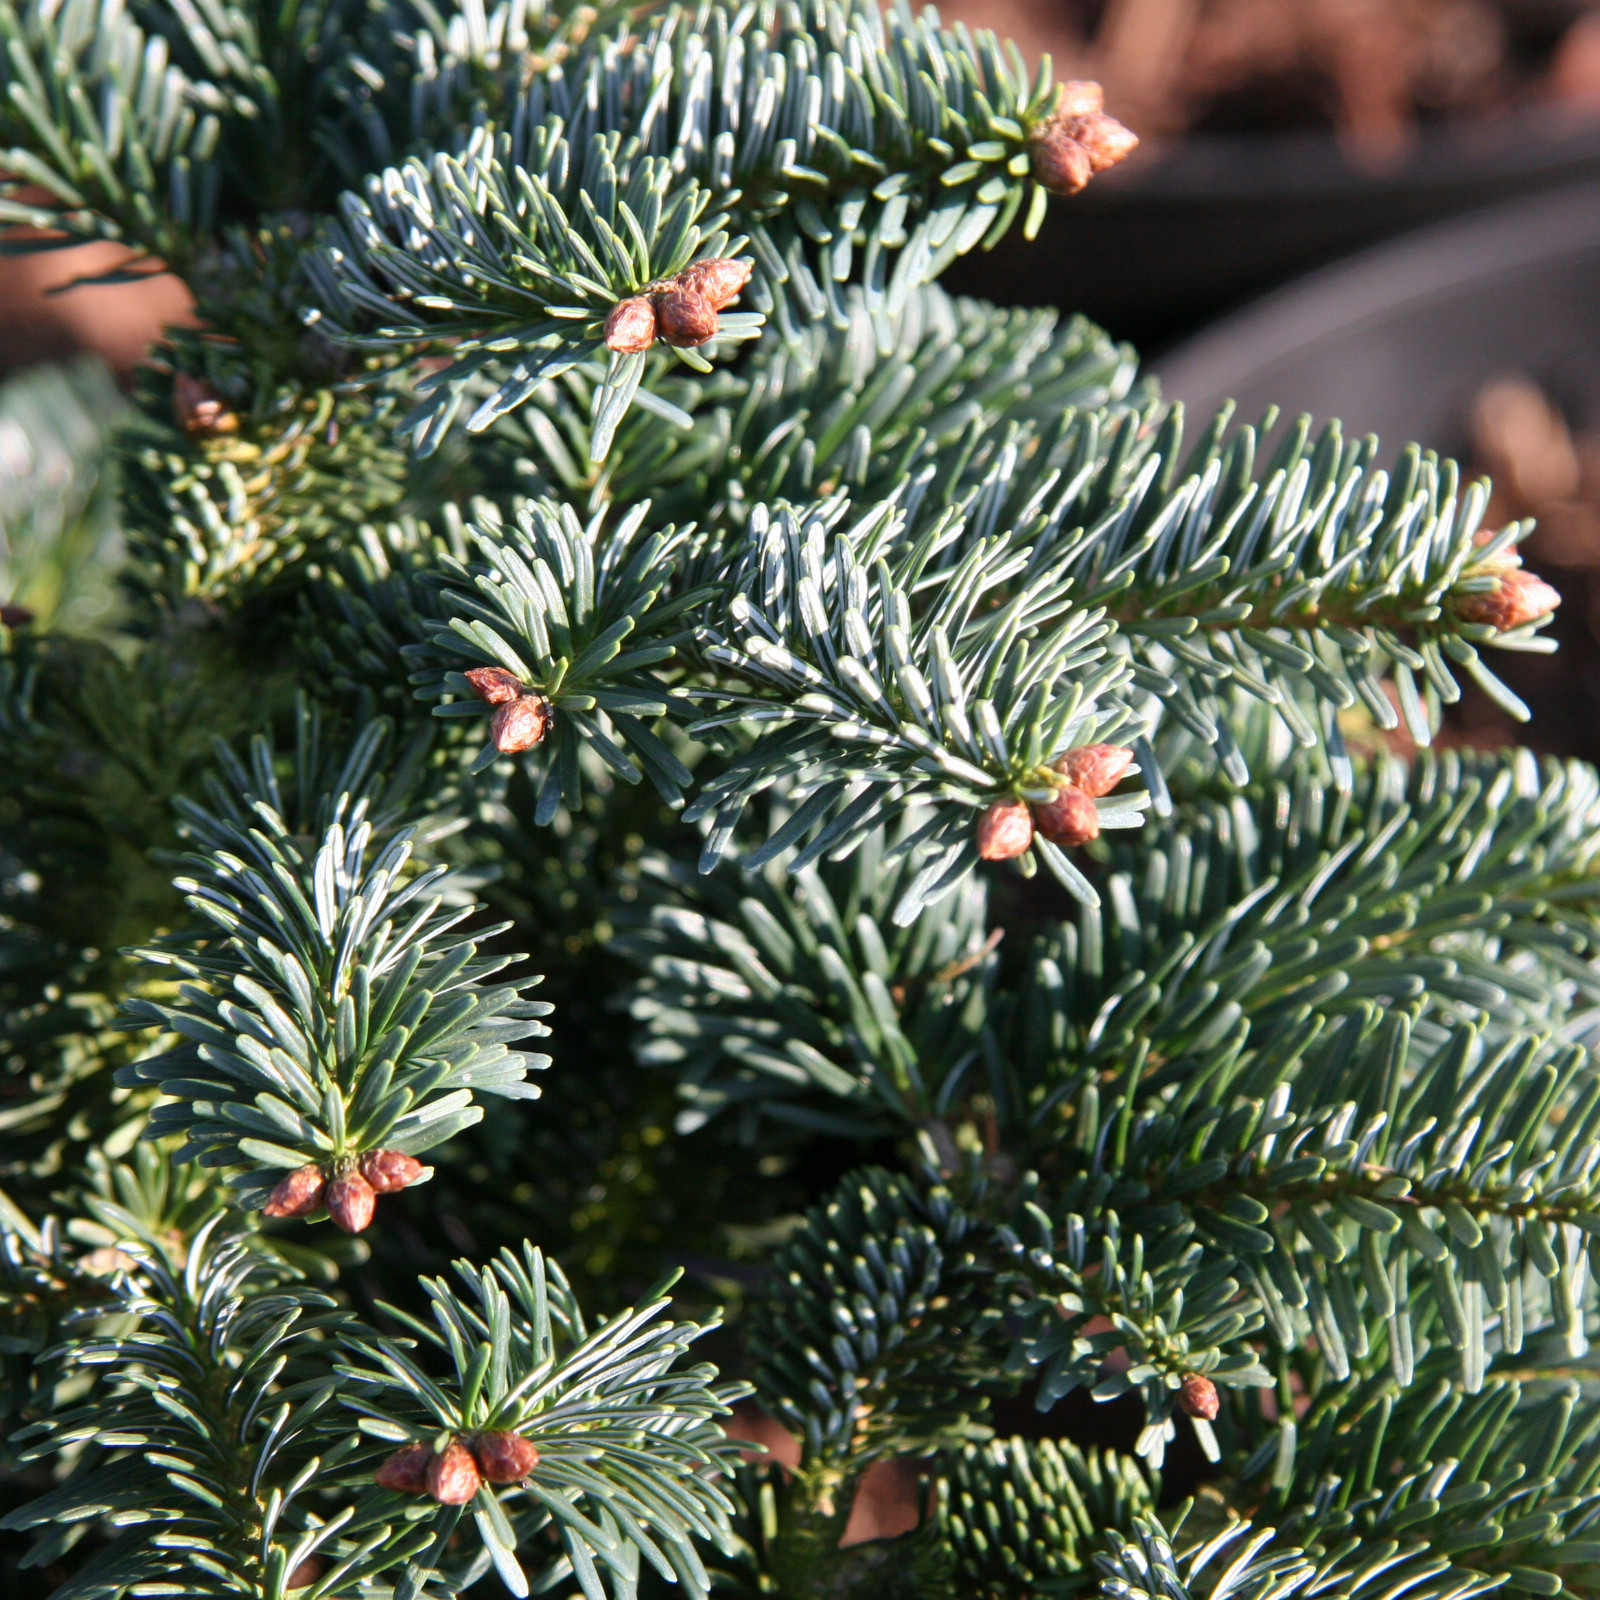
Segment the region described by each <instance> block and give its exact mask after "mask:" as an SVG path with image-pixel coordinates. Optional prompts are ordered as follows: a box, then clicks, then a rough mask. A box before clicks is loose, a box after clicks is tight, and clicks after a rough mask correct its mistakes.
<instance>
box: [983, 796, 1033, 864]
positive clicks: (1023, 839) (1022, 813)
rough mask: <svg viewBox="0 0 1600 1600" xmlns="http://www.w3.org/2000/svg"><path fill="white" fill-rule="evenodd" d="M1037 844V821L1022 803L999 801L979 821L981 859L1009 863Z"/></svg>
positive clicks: (1017, 801) (1019, 801) (1018, 801)
mask: <svg viewBox="0 0 1600 1600" xmlns="http://www.w3.org/2000/svg"><path fill="white" fill-rule="evenodd" d="M1032 843H1033V818H1032V817H1031V816H1030V815H1029V814H1028V807H1027V805H1026V803H1025V802H1024V801H1021V800H996V801H995V803H994V804H993V805H992V806H990V807H989V809H988V810H987V811H985V812H984V814H983V815H982V816H981V817H980V818H979V819H978V858H979V860H981V861H1009V860H1010V859H1011V858H1012V856H1020V855H1021V854H1022V852H1023V851H1024V850H1026V849H1027V848H1028V846H1029V845H1030V844H1032Z"/></svg>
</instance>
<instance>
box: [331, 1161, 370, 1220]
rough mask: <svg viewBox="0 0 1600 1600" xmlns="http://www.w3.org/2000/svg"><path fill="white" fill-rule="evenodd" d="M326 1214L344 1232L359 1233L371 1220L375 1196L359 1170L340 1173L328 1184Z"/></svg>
mask: <svg viewBox="0 0 1600 1600" xmlns="http://www.w3.org/2000/svg"><path fill="white" fill-rule="evenodd" d="M327 1200H328V1215H329V1216H330V1217H332V1218H333V1221H334V1226H335V1227H339V1228H343V1229H344V1231H345V1232H346V1233H361V1232H363V1231H365V1229H366V1227H367V1224H368V1223H370V1222H371V1221H372V1209H373V1207H374V1206H375V1205H376V1204H377V1196H376V1195H375V1194H373V1192H372V1185H371V1184H370V1183H368V1182H367V1180H366V1179H365V1178H363V1177H362V1176H361V1174H360V1173H359V1172H354V1171H352V1172H346V1173H342V1174H341V1175H340V1176H339V1177H337V1178H335V1179H334V1180H333V1182H332V1183H330V1184H329V1185H328V1195H327Z"/></svg>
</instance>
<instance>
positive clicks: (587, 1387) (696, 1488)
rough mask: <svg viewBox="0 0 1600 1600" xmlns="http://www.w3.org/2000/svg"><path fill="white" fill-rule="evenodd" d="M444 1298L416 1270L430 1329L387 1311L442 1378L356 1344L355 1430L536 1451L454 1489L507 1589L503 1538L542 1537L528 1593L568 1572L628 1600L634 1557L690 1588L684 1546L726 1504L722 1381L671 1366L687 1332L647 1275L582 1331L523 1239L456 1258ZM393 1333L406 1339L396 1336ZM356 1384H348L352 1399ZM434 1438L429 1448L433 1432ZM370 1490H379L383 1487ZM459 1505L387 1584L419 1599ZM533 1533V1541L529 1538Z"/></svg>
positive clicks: (705, 1370) (399, 1355) (440, 1516)
mask: <svg viewBox="0 0 1600 1600" xmlns="http://www.w3.org/2000/svg"><path fill="white" fill-rule="evenodd" d="M456 1274H457V1277H458V1278H459V1279H460V1281H461V1285H462V1289H461V1290H460V1291H458V1290H456V1289H455V1288H453V1287H452V1286H451V1285H450V1284H449V1283H447V1282H446V1281H445V1280H443V1279H431V1280H424V1283H423V1288H424V1289H425V1290H426V1292H427V1295H428V1298H429V1300H430V1301H431V1302H432V1307H431V1310H432V1319H433V1320H432V1322H431V1323H430V1322H426V1321H422V1320H420V1319H418V1318H415V1317H412V1316H410V1315H408V1314H406V1313H403V1312H399V1311H395V1310H394V1308H392V1307H391V1308H388V1309H389V1310H390V1311H391V1313H392V1314H393V1315H394V1316H396V1317H397V1318H398V1320H399V1321H400V1322H401V1324H402V1325H403V1326H404V1327H405V1328H406V1329H407V1331H408V1332H409V1333H411V1334H413V1335H415V1337H416V1339H417V1340H418V1341H420V1343H421V1345H422V1347H423V1348H424V1349H429V1348H431V1349H432V1350H434V1351H437V1352H440V1353H441V1354H442V1355H443V1356H444V1357H445V1358H446V1359H447V1361H448V1363H449V1366H450V1368H451V1375H450V1376H448V1377H446V1378H443V1379H440V1378H438V1377H436V1376H430V1375H429V1374H428V1373H427V1372H425V1371H424V1370H423V1369H422V1368H421V1367H419V1366H418V1365H417V1364H416V1362H415V1361H414V1360H413V1358H412V1357H411V1356H410V1355H409V1354H407V1352H406V1348H405V1346H404V1345H403V1344H400V1343H396V1342H394V1341H392V1340H369V1341H368V1342H367V1344H366V1346H365V1348H364V1350H363V1352H362V1356H363V1358H364V1360H362V1361H361V1362H357V1363H352V1364H351V1365H349V1366H348V1367H346V1368H345V1369H344V1376H346V1377H347V1378H349V1379H351V1380H354V1381H355V1382H357V1383H359V1384H363V1385H370V1386H371V1389H370V1390H368V1391H367V1392H368V1393H371V1394H372V1395H373V1398H371V1399H361V1398H358V1397H357V1396H349V1397H347V1398H346V1400H345V1403H346V1404H347V1405H349V1406H351V1407H352V1408H353V1409H354V1410H356V1411H357V1412H358V1413H360V1416H361V1423H360V1426H361V1429H362V1431H363V1433H365V1434H366V1435H368V1436H370V1437H374V1438H378V1439H383V1440H387V1441H390V1442H392V1443H402V1444H403V1443H407V1442H412V1441H417V1440H434V1441H443V1440H445V1439H468V1440H473V1439H477V1438H479V1437H480V1436H481V1435H483V1434H484V1433H500V1432H514V1433H516V1434H518V1435H520V1436H521V1438H522V1439H523V1440H525V1441H526V1442H527V1444H529V1445H531V1446H532V1447H533V1449H534V1450H535V1451H536V1452H537V1455H536V1457H535V1458H534V1465H533V1467H532V1468H531V1470H530V1471H529V1473H528V1475H527V1477H526V1478H525V1479H524V1481H523V1482H522V1483H521V1484H520V1485H519V1487H518V1488H516V1489H513V1490H510V1491H505V1492H501V1493H497V1492H496V1491H495V1489H494V1488H493V1487H491V1486H490V1485H489V1484H487V1483H484V1484H481V1485H480V1486H479V1487H478V1488H477V1489H476V1492H475V1495H474V1496H473V1498H472V1499H471V1511H472V1518H473V1522H474V1524H475V1526H476V1530H477V1534H478V1538H479V1540H480V1541H481V1543H482V1548H483V1550H484V1552H485V1555H486V1559H485V1560H484V1561H482V1562H479V1563H477V1564H476V1565H477V1569H478V1570H483V1569H486V1568H487V1566H488V1565H489V1564H490V1563H491V1562H492V1564H493V1566H494V1569H495V1571H496V1572H497V1573H498V1574H499V1576H500V1579H501V1581H502V1582H503V1583H505V1584H506V1586H507V1587H508V1588H509V1589H510V1590H511V1592H512V1593H513V1594H516V1595H526V1594H528V1593H529V1589H530V1583H529V1578H528V1576H527V1574H526V1573H525V1571H524V1569H523V1566H522V1562H521V1560H519V1558H518V1550H519V1548H524V1549H526V1548H528V1547H529V1546H531V1547H532V1549H533V1550H534V1551H538V1550H539V1549H540V1546H541V1545H542V1544H544V1543H545V1542H546V1539H547V1538H549V1536H550V1535H552V1534H553V1536H554V1537H553V1538H549V1543H550V1544H551V1545H557V1546H558V1547H559V1549H560V1551H561V1552H562V1554H561V1555H560V1556H559V1557H554V1558H547V1565H546V1569H545V1570H544V1572H543V1573H542V1574H541V1575H540V1580H539V1586H540V1589H541V1591H542V1590H543V1588H545V1587H547V1586H548V1585H551V1584H554V1583H557V1582H560V1581H561V1580H562V1579H563V1578H566V1579H569V1580H570V1579H576V1580H577V1582H578V1583H579V1585H580V1586H581V1587H582V1589H583V1590H584V1593H585V1594H587V1595H590V1596H598V1597H601V1600H604V1596H605V1595H606V1594H607V1593H610V1594H612V1595H614V1596H616V1597H618V1600H621V1597H623V1596H627V1595H631V1594H632V1593H633V1592H634V1585H635V1584H636V1582H637V1580H638V1576H639V1565H640V1558H641V1557H643V1559H644V1560H645V1561H646V1562H647V1563H648V1564H649V1565H650V1566H651V1567H653V1568H654V1569H655V1571H656V1572H657V1573H659V1574H660V1575H661V1576H662V1577H663V1578H664V1579H666V1581H667V1582H669V1583H671V1582H676V1583H680V1584H682V1585H683V1587H684V1589H685V1590H686V1591H687V1592H688V1593H689V1594H691V1595H695V1596H704V1595H705V1594H706V1592H707V1589H708V1586H709V1579H708V1577H707V1574H706V1571H705V1567H704V1565H703V1564H702V1562H701V1559H700V1556H699V1554H698V1551H697V1549H696V1541H697V1540H704V1541H707V1542H709V1543H711V1544H713V1545H718V1546H726V1544H727V1542H728V1539H729V1523H728V1518H729V1514H730V1512H731V1509H732V1507H731V1504H730V1502H729V1500H728V1498H727V1496H726V1494H725V1493H724V1491H723V1489H722V1488H721V1487H720V1486H719V1484H718V1483H717V1481H716V1477H717V1475H718V1474H719V1473H721V1472H726V1471H728V1470H730V1469H731V1468H732V1467H733V1466H734V1465H735V1464H736V1463H737V1460H738V1455H737V1450H736V1448H735V1447H734V1446H733V1445H732V1444H730V1443H729V1441H728V1439H727V1436H726V1435H725V1434H724V1432H723V1430H722V1428H721V1427H720V1426H719V1425H718V1422H717V1418H718V1417H720V1416H724V1415H726V1414H727V1412H728V1407H729V1402H730V1401H731V1400H733V1399H735V1398H737V1397H738V1395H739V1394H740V1393H742V1392H743V1391H742V1389H741V1387H740V1386H738V1385H734V1386H727V1385H724V1386H721V1387H713V1386H712V1384H711V1379H712V1378H713V1377H714V1375H715V1374H714V1369H712V1368H710V1367H707V1366H693V1367H685V1366H680V1365H679V1364H678V1362H679V1358H680V1357H681V1356H682V1354H683V1352H684V1351H685V1350H686V1349H687V1348H688V1346H689V1344H690V1343H691V1342H692V1341H693V1340H695V1339H697V1338H699V1337H700V1336H701V1335H702V1334H703V1333H705V1332H706V1331H707V1326H708V1325H705V1324H696V1323H690V1322H683V1323H668V1322H662V1321H660V1320H659V1318H660V1317H661V1314H662V1312H663V1311H664V1310H665V1309H666V1307H667V1304H668V1302H667V1300H666V1298H665V1287H666V1286H665V1285H664V1286H662V1287H661V1288H660V1289H657V1290H656V1291H655V1292H653V1293H652V1294H651V1295H649V1296H647V1297H646V1298H645V1299H644V1300H642V1301H641V1302H640V1303H639V1304H637V1305H635V1306H633V1307H631V1308H630V1309H628V1310H626V1311H624V1312H621V1313H619V1314H618V1315H617V1316H614V1317H612V1318H611V1319H610V1320H608V1321H607V1322H605V1323H603V1324H601V1325H600V1326H599V1327H598V1328H596V1329H595V1330H594V1331H593V1332H590V1331H589V1329H588V1327H587V1325H586V1323H585V1320H584V1317H583V1313H582V1311H581V1309H580V1308H579V1306H578V1303H577V1300H576V1298H575V1297H574V1296H573V1294H572V1291H571V1289H570V1288H569V1286H568V1284H567V1281H566V1279H565V1278H564V1277H563V1276H562V1274H561V1271H560V1269H559V1268H558V1267H556V1266H554V1265H552V1264H551V1263H548V1262H547V1261H546V1260H545V1258H544V1256H543V1255H542V1254H541V1252H539V1251H538V1250H536V1249H535V1248H534V1247H533V1246H532V1245H531V1244H526V1243H525V1244H524V1245H523V1248H522V1251H521V1253H520V1255H519V1254H514V1253H513V1252H512V1251H510V1250H509V1249H507V1250H502V1251H501V1252H500V1254H499V1255H498V1256H497V1257H496V1258H495V1260H494V1261H493V1262H492V1263H491V1264H490V1265H489V1266H486V1267H473V1266H472V1265H471V1264H470V1263H468V1262H465V1261H462V1262H458V1263H456ZM406 1343H409V1341H406ZM358 1393H359V1392H358ZM436 1448H443V1444H442V1442H440V1443H438V1444H436ZM384 1498H387V1496H385V1497H384ZM461 1514H462V1508H459V1507H454V1506H447V1507H444V1508H441V1509H440V1510H439V1511H437V1512H436V1513H435V1514H434V1518H433V1521H434V1526H435V1529H436V1533H435V1538H434V1540H433V1543H432V1546H431V1548H430V1550H429V1551H428V1553H427V1554H426V1555H424V1556H422V1557H420V1558H419V1560H418V1561H417V1562H416V1563H415V1564H414V1565H413V1566H412V1567H411V1569H410V1570H409V1571H408V1573H407V1576H406V1579H405V1581H404V1582H403V1583H402V1585H401V1587H400V1589H399V1590H398V1591H397V1593H399V1594H402V1595H411V1594H416V1593H419V1592H420V1588H421V1586H422V1585H423V1584H424V1583H425V1582H426V1581H427V1577H428V1574H429V1571H430V1569H431V1568H433V1567H435V1566H436V1565H437V1564H438V1562H439V1560H440V1559H441V1557H442V1556H443V1555H444V1553H445V1550H446V1547H447V1545H448V1544H449V1543H450V1541H451V1537H452V1535H453V1534H454V1532H455V1530H456V1526H457V1521H458V1519H459V1517H460V1516H461ZM541 1536H543V1537H541Z"/></svg>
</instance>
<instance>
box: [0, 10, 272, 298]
mask: <svg viewBox="0 0 1600 1600" xmlns="http://www.w3.org/2000/svg"><path fill="white" fill-rule="evenodd" d="M0 41H3V45H4V49H3V52H0V86H3V88H4V91H5V93H4V96H3V98H0V140H3V141H4V142H5V144H6V145H7V146H8V147H9V148H7V149H6V150H5V151H4V154H3V156H0V161H3V163H4V166H5V169H6V172H7V174H8V177H7V178H6V180H5V181H4V183H3V184H0V223H5V224H11V225H13V226H12V228H11V230H10V236H9V238H8V240H7V248H8V249H9V250H13V251H14V250H17V249H19V248H20V249H21V250H23V251H28V250H38V249H49V248H52V247H54V246H57V245H59V244H61V243H63V242H66V243H78V242H79V241H81V240H86V239H116V240H119V241H121V242H123V243H126V244H128V245H129V246H131V247H132V248H133V249H135V250H136V251H139V252H141V253H144V254H148V255H150V256H154V257H157V258H159V259H160V260H161V261H163V262H165V263H166V264H167V265H168V266H169V267H172V268H175V269H177V270H182V268H183V266H184V265H185V264H186V263H187V262H188V261H189V260H190V259H191V258H192V256H193V254H194V252H195V250H196V249H197V247H198V244H199V241H200V239H201V238H202V237H203V236H204V234H205V233H206V232H207V231H208V229H209V228H210V227H211V226H212V225H213V223H214V221H215V217H216V214H217V207H218V199H219V191H220V187H221V179H222V171H221V165H220V163H219V161H218V159H217V149H218V144H219V141H220V139H221V137H222V130H223V126H224V124H225V123H227V122H233V121H247V122H249V121H254V119H255V118H256V117H257V115H258V114H259V111H260V99H259V95H260V90H261V80H260V75H259V71H258V69H257V65H256V63H255V61H254V60H253V58H254V57H255V55H256V50H257V43H256V37H255V32H254V29H253V27H252V25H251V22H250V20H249V18H248V16H247V15H246V13H245V12H244V11H243V10H242V9H240V8H238V7H235V6H208V7H207V8H206V10H205V12H204V13H203V14H202V13H201V12H199V11H195V10H193V9H189V8H185V9H184V10H183V11H181V12H180V11H179V10H178V9H177V8H176V7H172V8H167V7H160V8H157V7H151V8H146V9H141V10H140V11H138V12H137V13H135V12H133V11H131V10H128V9H126V8H124V7H122V6H120V5H112V6H106V5H104V4H102V3H101V0H66V3H65V4H63V5H61V6H39V5H20V6H19V5H15V4H12V3H7V4H6V5H5V6H4V7H0ZM37 190H42V191H43V192H44V198H42V199H40V198H36V197H33V191H37ZM19 224H20V225H22V226H24V227H26V228H31V229H43V230H46V234H45V236H44V237H42V238H41V237H33V238H28V237H26V236H23V237H20V238H19V237H18V235H17V234H16V231H15V226H16V225H19ZM150 270H152V268H151V266H150V265H149V264H143V265H141V266H138V267H131V266H130V267H128V268H126V269H122V270H121V271H118V272H113V273H109V274H103V275H101V276H100V277H99V278H98V279H97V280H96V281H98V282H115V281H117V280H118V279H119V278H125V277H128V276H142V275H143V274H144V273H146V272H148V271H150ZM155 270H159V269H155Z"/></svg>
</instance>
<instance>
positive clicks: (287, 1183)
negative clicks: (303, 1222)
mask: <svg viewBox="0 0 1600 1600" xmlns="http://www.w3.org/2000/svg"><path fill="white" fill-rule="evenodd" d="M325 1187H326V1183H325V1180H324V1179H323V1176H322V1168H321V1167H319V1166H316V1165H315V1164H312V1165H308V1166H304V1167H296V1168H295V1169H294V1171H293V1172H291V1173H289V1175H288V1176H287V1177H284V1178H280V1179H279V1180H278V1186H277V1187H276V1188H275V1189H274V1190H273V1191H272V1193H271V1194H269V1195H268V1196H267V1203H266V1204H265V1205H264V1206H262V1208H261V1214H262V1216H264V1217H306V1216H310V1214H311V1213H312V1212H313V1211H315V1210H316V1209H317V1207H318V1206H320V1205H321V1204H322V1195H323V1190H324V1188H325Z"/></svg>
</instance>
